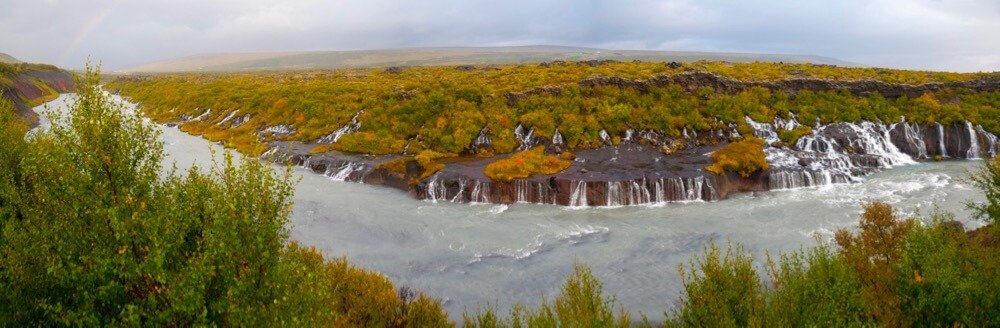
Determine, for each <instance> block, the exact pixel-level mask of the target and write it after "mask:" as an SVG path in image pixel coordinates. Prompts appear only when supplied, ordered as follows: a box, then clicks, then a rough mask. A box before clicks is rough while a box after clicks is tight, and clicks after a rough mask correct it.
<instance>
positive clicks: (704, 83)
mask: <svg viewBox="0 0 1000 328" xmlns="http://www.w3.org/2000/svg"><path fill="white" fill-rule="evenodd" d="M577 84H578V85H579V86H581V87H595V86H615V87H619V88H627V89H634V90H636V91H639V92H647V91H648V90H649V89H650V88H653V87H664V86H667V85H669V84H677V85H680V86H681V87H683V88H684V90H685V91H687V92H696V91H697V90H698V89H701V88H704V87H710V88H712V89H713V90H715V92H717V93H722V94H735V93H739V92H740V91H743V90H748V89H751V88H754V87H764V88H767V89H770V90H771V91H783V92H785V93H786V94H788V95H789V96H792V97H794V96H795V95H797V94H798V93H799V92H800V91H803V90H810V91H814V92H819V91H840V90H847V91H848V92H850V93H851V94H853V95H855V96H859V97H867V96H869V95H871V94H873V93H876V92H877V93H879V94H880V95H882V96H883V97H886V98H889V99H895V98H899V97H902V96H907V97H910V98H916V97H920V96H921V95H923V94H924V93H928V92H937V91H940V90H942V89H945V88H951V89H959V88H962V89H968V90H973V91H996V90H1000V78H996V77H986V78H981V79H974V80H967V81H958V82H947V83H940V82H934V83H927V84H920V85H909V84H893V83H887V82H883V81H878V80H856V81H841V80H825V79H810V78H793V79H784V80H776V81H740V80H736V79H731V78H728V77H724V76H720V75H716V74H712V73H708V72H704V71H692V72H687V73H680V74H670V75H658V76H654V77H652V78H649V79H647V80H632V79H626V78H623V77H618V76H600V77H592V78H588V79H585V80H583V81H580V82H578V83H577ZM561 91H562V88H561V87H559V86H545V87H540V88H535V89H531V90H526V91H522V92H517V93H507V94H506V97H507V103H508V105H513V104H516V103H517V102H518V101H520V100H524V99H527V97H529V96H531V95H537V94H551V95H558V94H559V93H561Z"/></svg>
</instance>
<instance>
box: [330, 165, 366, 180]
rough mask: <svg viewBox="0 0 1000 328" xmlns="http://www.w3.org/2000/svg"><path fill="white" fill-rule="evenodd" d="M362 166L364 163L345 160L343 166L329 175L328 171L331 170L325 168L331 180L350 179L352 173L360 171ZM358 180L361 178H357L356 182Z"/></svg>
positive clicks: (363, 166)
mask: <svg viewBox="0 0 1000 328" xmlns="http://www.w3.org/2000/svg"><path fill="white" fill-rule="evenodd" d="M364 168H365V164H364V163H354V162H345V164H344V165H343V166H341V167H339V168H338V169H337V173H335V174H333V175H330V174H329V172H332V171H331V170H330V169H327V175H328V176H330V178H331V179H332V180H333V181H350V178H351V174H352V173H354V172H358V171H361V170H363V169H364ZM360 181H361V179H358V182H360Z"/></svg>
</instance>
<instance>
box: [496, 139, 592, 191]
mask: <svg viewBox="0 0 1000 328" xmlns="http://www.w3.org/2000/svg"><path fill="white" fill-rule="evenodd" d="M571 165H573V162H570V161H568V160H565V159H560V158H559V157H556V156H554V155H545V147H542V146H538V147H535V148H534V149H531V150H526V151H522V152H519V153H516V154H514V155H511V156H510V158H507V159H501V160H497V161H495V162H493V163H490V164H489V165H487V166H486V169H485V171H483V173H485V174H486V176H487V177H489V178H490V179H493V180H495V181H500V182H510V181H511V180H513V179H523V178H527V177H529V176H531V175H533V174H556V173H559V172H561V171H562V170H565V169H567V168H569V167H570V166H571Z"/></svg>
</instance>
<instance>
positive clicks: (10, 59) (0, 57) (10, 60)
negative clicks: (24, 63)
mask: <svg viewBox="0 0 1000 328" xmlns="http://www.w3.org/2000/svg"><path fill="white" fill-rule="evenodd" d="M0 63H6V64H19V63H21V61H20V60H17V58H14V56H11V55H8V54H5V53H2V52H0Z"/></svg>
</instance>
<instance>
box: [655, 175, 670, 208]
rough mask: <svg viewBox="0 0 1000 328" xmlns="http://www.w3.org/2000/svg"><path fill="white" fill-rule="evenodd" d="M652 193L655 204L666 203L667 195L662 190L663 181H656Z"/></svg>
mask: <svg viewBox="0 0 1000 328" xmlns="http://www.w3.org/2000/svg"><path fill="white" fill-rule="evenodd" d="M653 189H654V190H653V192H654V193H655V194H656V202H657V203H664V202H666V201H667V195H666V193H664V190H663V179H657V180H656V182H655V183H654V185H653Z"/></svg>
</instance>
